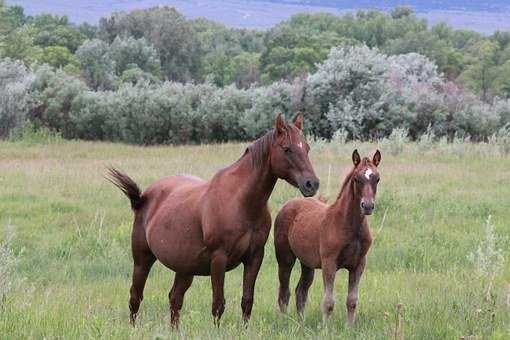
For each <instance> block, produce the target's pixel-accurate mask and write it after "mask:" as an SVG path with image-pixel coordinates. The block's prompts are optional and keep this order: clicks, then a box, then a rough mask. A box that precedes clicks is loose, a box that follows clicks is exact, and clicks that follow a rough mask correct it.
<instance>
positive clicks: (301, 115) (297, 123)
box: [294, 112, 303, 131]
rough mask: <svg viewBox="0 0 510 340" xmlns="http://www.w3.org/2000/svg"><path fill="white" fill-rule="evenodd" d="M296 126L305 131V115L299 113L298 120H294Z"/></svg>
mask: <svg viewBox="0 0 510 340" xmlns="http://www.w3.org/2000/svg"><path fill="white" fill-rule="evenodd" d="M294 125H295V126H296V127H297V128H298V129H299V130H301V131H302V130H303V114H302V113H301V112H298V114H297V116H296V118H295V119H294Z"/></svg>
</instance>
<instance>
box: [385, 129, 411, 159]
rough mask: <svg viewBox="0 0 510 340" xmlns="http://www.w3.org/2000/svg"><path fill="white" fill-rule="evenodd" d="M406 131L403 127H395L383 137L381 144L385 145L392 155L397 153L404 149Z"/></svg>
mask: <svg viewBox="0 0 510 340" xmlns="http://www.w3.org/2000/svg"><path fill="white" fill-rule="evenodd" d="M407 136H408V132H407V130H406V129H403V128H395V129H393V131H392V132H391V134H390V136H389V137H387V138H385V139H383V145H386V146H387V147H388V148H389V150H390V153H391V154H392V155H394V156H396V155H399V154H401V153H402V151H404V144H405V143H406V142H407V141H408V137H407Z"/></svg>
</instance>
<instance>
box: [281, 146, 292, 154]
mask: <svg viewBox="0 0 510 340" xmlns="http://www.w3.org/2000/svg"><path fill="white" fill-rule="evenodd" d="M283 152H285V153H291V152H292V150H291V149H290V147H288V146H286V147H284V148H283Z"/></svg>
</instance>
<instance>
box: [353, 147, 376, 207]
mask: <svg viewBox="0 0 510 340" xmlns="http://www.w3.org/2000/svg"><path fill="white" fill-rule="evenodd" d="M352 162H353V163H354V171H353V173H352V179H353V181H354V194H355V195H357V197H359V198H360V209H361V213H362V214H363V215H371V214H372V212H373V211H374V208H375V195H376V193H377V184H378V183H379V171H377V167H378V166H379V163H380V162H381V152H379V150H377V151H376V152H375V154H374V156H373V157H372V160H370V159H369V158H368V157H364V158H363V159H361V157H360V155H359V153H358V150H354V152H353V153H352Z"/></svg>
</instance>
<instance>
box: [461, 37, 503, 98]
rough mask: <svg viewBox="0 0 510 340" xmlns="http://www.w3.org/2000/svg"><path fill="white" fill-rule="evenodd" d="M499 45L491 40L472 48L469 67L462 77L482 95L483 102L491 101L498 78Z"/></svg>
mask: <svg viewBox="0 0 510 340" xmlns="http://www.w3.org/2000/svg"><path fill="white" fill-rule="evenodd" d="M497 51H498V45H497V44H496V43H494V42H492V41H489V40H482V41H480V42H477V43H475V44H473V45H472V46H470V48H469V49H468V52H469V53H470V60H469V66H467V68H466V70H465V71H464V72H463V73H462V74H461V75H460V77H461V79H462V80H463V82H464V83H465V84H466V85H467V86H469V87H470V88H471V89H473V90H475V91H476V92H479V93H481V96H482V100H484V101H487V100H488V99H489V94H490V90H491V88H492V86H493V83H494V81H495V79H496V77H497V68H496V67H495V66H496V53H497Z"/></svg>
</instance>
